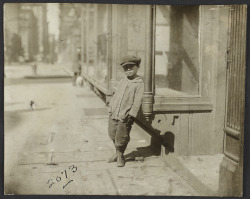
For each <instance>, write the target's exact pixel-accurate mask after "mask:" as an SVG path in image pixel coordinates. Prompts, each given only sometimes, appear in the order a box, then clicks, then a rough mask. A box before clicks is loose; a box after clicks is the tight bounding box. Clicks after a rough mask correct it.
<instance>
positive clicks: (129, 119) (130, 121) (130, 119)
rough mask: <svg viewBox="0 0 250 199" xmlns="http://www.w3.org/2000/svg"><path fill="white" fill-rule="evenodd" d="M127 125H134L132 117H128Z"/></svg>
mask: <svg viewBox="0 0 250 199" xmlns="http://www.w3.org/2000/svg"><path fill="white" fill-rule="evenodd" d="M127 123H128V124H131V125H132V124H133V123H134V118H133V117H132V116H131V115H128V119H127Z"/></svg>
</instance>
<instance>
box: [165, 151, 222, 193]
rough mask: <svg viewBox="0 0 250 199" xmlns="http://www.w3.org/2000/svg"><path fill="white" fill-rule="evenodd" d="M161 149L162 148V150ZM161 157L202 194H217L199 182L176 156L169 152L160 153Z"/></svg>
mask: <svg viewBox="0 0 250 199" xmlns="http://www.w3.org/2000/svg"><path fill="white" fill-rule="evenodd" d="M162 151H163V150H162ZM161 157H162V159H163V161H164V162H165V164H166V165H168V166H170V168H172V169H173V170H174V172H176V173H177V174H178V175H179V176H180V177H182V178H183V179H184V180H185V181H187V182H188V183H189V184H190V185H191V186H192V187H193V188H194V189H195V190H196V191H197V192H199V193H200V194H201V195H202V196H218V193H217V191H215V190H212V189H211V188H209V187H208V186H207V185H205V184H204V183H203V182H201V181H200V180H199V179H198V178H197V177H196V176H195V175H194V174H193V173H192V172H191V171H190V170H189V169H188V168H186V166H185V165H183V164H182V163H181V162H180V161H179V160H178V158H177V157H176V156H175V155H174V154H171V153H169V154H168V155H165V154H163V153H162V154H161Z"/></svg>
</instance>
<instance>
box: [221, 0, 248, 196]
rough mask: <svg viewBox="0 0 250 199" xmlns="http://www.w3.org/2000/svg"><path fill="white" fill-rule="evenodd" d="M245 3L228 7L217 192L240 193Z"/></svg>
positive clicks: (241, 178) (241, 182)
mask: <svg viewBox="0 0 250 199" xmlns="http://www.w3.org/2000/svg"><path fill="white" fill-rule="evenodd" d="M246 13H247V9H246V6H245V5H232V6H231V8H230V15H229V17H230V22H229V27H230V28H229V41H228V49H229V51H228V59H227V60H228V67H227V98H226V117H225V128H224V133H225V138H224V155H225V156H224V158H223V161H222V163H221V165H220V181H219V194H220V195H221V196H236V197H240V196H242V193H243V143H244V104H245V69H246Z"/></svg>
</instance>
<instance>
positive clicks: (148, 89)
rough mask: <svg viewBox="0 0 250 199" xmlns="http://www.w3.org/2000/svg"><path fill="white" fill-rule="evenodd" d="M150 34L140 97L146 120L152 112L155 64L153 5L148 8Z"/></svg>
mask: <svg viewBox="0 0 250 199" xmlns="http://www.w3.org/2000/svg"><path fill="white" fill-rule="evenodd" d="M150 9H151V10H150V24H149V27H150V33H149V34H150V36H149V38H150V39H149V41H148V45H149V49H150V50H149V51H148V53H149V55H148V59H149V61H148V62H147V63H148V64H147V65H146V66H145V67H146V68H145V72H144V77H145V79H144V93H143V99H142V111H143V115H144V116H145V118H146V120H147V121H149V120H150V116H151V115H152V113H153V103H154V95H153V84H152V83H153V79H154V65H155V56H154V50H155V12H156V10H155V9H156V8H155V6H152V7H151V8H150Z"/></svg>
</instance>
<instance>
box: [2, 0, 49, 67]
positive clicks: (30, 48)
mask: <svg viewBox="0 0 250 199" xmlns="http://www.w3.org/2000/svg"><path fill="white" fill-rule="evenodd" d="M4 11H5V12H4V13H5V15H4V22H5V23H4V32H5V48H4V49H5V58H6V59H5V61H7V62H13V61H34V60H38V61H49V60H48V59H49V58H48V57H49V37H48V22H47V5H46V4H41V3H15V4H10V3H7V4H5V6H4Z"/></svg>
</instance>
